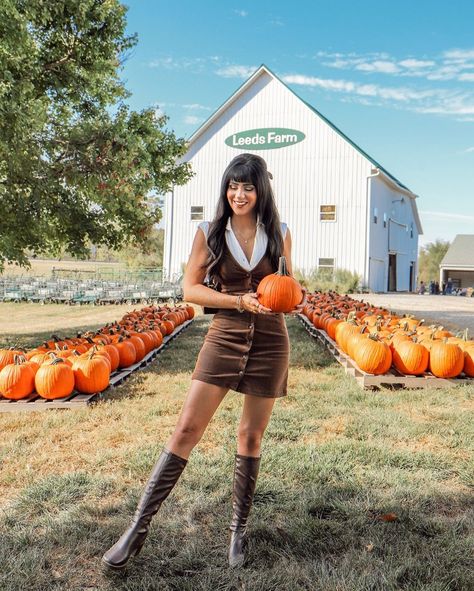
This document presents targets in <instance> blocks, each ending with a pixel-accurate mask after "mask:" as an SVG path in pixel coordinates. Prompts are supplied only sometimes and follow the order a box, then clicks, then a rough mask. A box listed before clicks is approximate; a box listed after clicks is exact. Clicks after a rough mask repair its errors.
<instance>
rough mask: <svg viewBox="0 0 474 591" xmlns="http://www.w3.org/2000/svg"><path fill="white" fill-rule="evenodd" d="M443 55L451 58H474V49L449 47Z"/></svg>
mask: <svg viewBox="0 0 474 591" xmlns="http://www.w3.org/2000/svg"><path fill="white" fill-rule="evenodd" d="M443 56H444V57H445V58H446V59H451V60H474V49H449V50H448V51H444V52H443Z"/></svg>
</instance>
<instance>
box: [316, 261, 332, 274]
mask: <svg viewBox="0 0 474 591" xmlns="http://www.w3.org/2000/svg"><path fill="white" fill-rule="evenodd" d="M318 271H319V272H320V274H321V276H322V277H323V278H326V279H332V277H333V274H334V259H318Z"/></svg>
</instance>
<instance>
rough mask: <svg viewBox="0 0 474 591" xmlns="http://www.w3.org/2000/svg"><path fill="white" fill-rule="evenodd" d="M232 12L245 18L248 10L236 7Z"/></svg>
mask: <svg viewBox="0 0 474 591" xmlns="http://www.w3.org/2000/svg"><path fill="white" fill-rule="evenodd" d="M234 12H235V14H237V15H238V16H241V17H244V18H245V17H246V16H248V12H247V11H246V10H236V9H234Z"/></svg>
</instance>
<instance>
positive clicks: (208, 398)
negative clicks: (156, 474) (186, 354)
mask: <svg viewBox="0 0 474 591" xmlns="http://www.w3.org/2000/svg"><path fill="white" fill-rule="evenodd" d="M228 390H229V389H228V388H221V387H220V386H214V385H212V384H206V383H205V382H201V381H199V380H192V381H191V387H190V388H189V391H188V395H187V396H186V400H185V401H184V404H183V408H182V409H181V414H180V416H179V419H178V422H177V424H176V427H175V430H174V432H173V434H172V435H171V437H170V438H169V440H168V442H167V443H166V446H165V447H166V449H168V450H169V451H171V452H172V453H174V454H175V455H177V456H180V457H181V458H185V459H186V460H187V459H188V457H189V454H190V453H191V450H192V449H193V448H194V447H195V446H196V445H197V443H199V440H200V439H201V437H202V435H203V433H204V431H205V430H206V427H207V426H208V424H209V421H210V420H211V419H212V417H213V415H214V413H215V412H216V410H217V407H218V406H219V404H220V403H221V402H222V400H223V399H224V396H225V395H226V394H227V392H228Z"/></svg>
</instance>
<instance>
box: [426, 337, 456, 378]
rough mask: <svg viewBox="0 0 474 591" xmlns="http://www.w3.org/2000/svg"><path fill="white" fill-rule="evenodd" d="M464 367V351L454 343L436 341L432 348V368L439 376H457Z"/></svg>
mask: <svg viewBox="0 0 474 591" xmlns="http://www.w3.org/2000/svg"><path fill="white" fill-rule="evenodd" d="M463 367H464V353H463V351H462V350H461V349H460V348H459V347H458V346H457V345H455V344H453V343H446V342H444V341H434V342H433V345H432V346H431V350H430V370H431V372H432V374H433V375H435V376H436V377H437V378H455V377H456V376H458V375H459V374H460V373H461V372H462V370H463Z"/></svg>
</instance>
